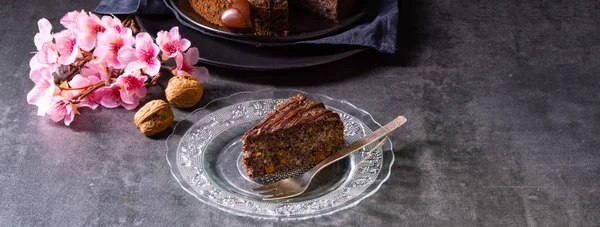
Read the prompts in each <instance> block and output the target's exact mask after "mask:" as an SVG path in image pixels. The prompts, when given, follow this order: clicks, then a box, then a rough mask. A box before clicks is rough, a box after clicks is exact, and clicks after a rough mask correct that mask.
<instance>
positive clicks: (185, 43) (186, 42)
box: [181, 38, 192, 51]
mask: <svg viewBox="0 0 600 227" xmlns="http://www.w3.org/2000/svg"><path fill="white" fill-rule="evenodd" d="M190 46H192V43H191V42H190V41H189V40H188V39H185V38H184V39H181V51H186V50H187V49H188V48H190Z"/></svg>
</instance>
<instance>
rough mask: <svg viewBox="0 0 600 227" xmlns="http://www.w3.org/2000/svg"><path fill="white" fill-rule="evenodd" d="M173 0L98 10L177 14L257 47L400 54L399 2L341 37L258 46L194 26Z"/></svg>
mask: <svg viewBox="0 0 600 227" xmlns="http://www.w3.org/2000/svg"><path fill="white" fill-rule="evenodd" d="M167 1H170V0H101V1H100V4H99V5H98V6H97V7H96V8H95V9H94V12H96V13H99V14H116V15H119V14H132V13H135V14H137V15H140V16H143V15H168V14H174V15H175V17H176V18H177V20H179V22H180V23H181V24H183V25H185V26H187V27H189V28H191V29H194V30H197V31H200V32H202V33H204V34H207V35H211V36H217V37H220V38H224V39H229V40H232V41H236V42H241V43H246V44H250V45H255V46H285V45H297V44H340V45H358V46H365V47H370V48H373V49H376V50H378V51H380V52H382V53H394V52H395V51H396V37H397V24H398V0H375V1H377V3H378V4H377V7H376V10H377V13H376V14H375V16H374V17H373V19H372V20H370V21H368V22H364V23H362V24H359V25H357V26H355V27H353V28H351V29H348V30H346V31H343V32H341V33H338V34H335V35H331V36H326V37H322V38H318V39H314V40H304V41H298V42H292V43H258V42H253V41H245V40H236V39H232V38H229V37H225V36H220V35H218V34H215V33H211V32H206V31H204V30H202V29H199V28H197V27H196V26H194V25H192V24H190V23H189V22H187V21H186V20H185V19H183V18H181V17H180V16H179V14H177V12H176V11H175V10H174V9H173V8H172V7H171V5H170V3H169V2H167ZM365 1H372V0H365Z"/></svg>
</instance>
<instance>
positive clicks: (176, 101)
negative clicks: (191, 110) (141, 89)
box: [165, 74, 204, 108]
mask: <svg viewBox="0 0 600 227" xmlns="http://www.w3.org/2000/svg"><path fill="white" fill-rule="evenodd" d="M203 91H204V89H203V88H202V84H200V82H198V81H197V80H196V79H195V78H194V77H192V76H190V75H188V74H179V75H177V76H174V77H172V78H171V79H170V80H169V84H168V85H167V88H166V89H165V95H166V96H167V100H168V101H169V103H171V105H173V106H175V107H181V108H188V107H192V106H194V105H196V103H198V102H199V101H200V98H202V93H203Z"/></svg>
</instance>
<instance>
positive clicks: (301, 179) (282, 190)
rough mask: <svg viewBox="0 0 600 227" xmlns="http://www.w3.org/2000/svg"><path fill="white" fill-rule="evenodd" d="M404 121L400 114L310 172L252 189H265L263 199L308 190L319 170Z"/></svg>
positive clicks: (286, 196) (397, 126) (381, 143)
mask: <svg viewBox="0 0 600 227" xmlns="http://www.w3.org/2000/svg"><path fill="white" fill-rule="evenodd" d="M404 123H406V118H405V117H403V116H398V117H397V118H396V119H394V120H393V121H391V122H390V123H387V124H386V125H384V126H383V127H381V128H380V129H377V130H376V131H375V132H372V133H371V134H369V135H367V136H365V137H363V138H361V139H359V140H357V141H356V142H354V143H352V144H350V145H348V146H347V147H345V148H342V149H341V150H339V151H338V152H336V153H334V154H332V155H330V156H329V157H327V158H326V159H325V160H323V161H322V162H320V163H319V164H317V165H316V166H315V167H313V168H312V169H310V170H309V171H308V172H306V173H304V174H302V175H300V176H297V177H293V178H287V179H283V180H280V181H277V182H275V183H272V184H268V185H264V186H261V187H257V188H254V189H252V190H254V191H264V192H261V193H258V194H260V195H262V196H265V197H263V200H276V199H285V198H291V197H294V196H297V195H300V194H302V193H304V191H306V189H307V188H308V185H310V182H311V181H312V179H313V177H314V176H315V175H317V173H318V172H319V171H321V170H322V169H323V168H325V167H327V166H329V165H331V164H332V163H334V162H336V161H338V160H340V159H342V158H345V157H346V156H348V155H350V154H352V153H353V152H355V151H358V150H360V149H362V148H364V147H365V146H367V145H369V144H371V143H373V142H375V141H377V140H379V139H381V138H383V137H384V136H386V135H387V134H389V133H391V132H392V131H394V130H395V129H397V128H399V127H400V126H402V125H403V124H404ZM384 143H385V140H383V141H381V142H380V143H379V144H377V146H375V148H373V149H372V150H374V149H376V148H378V147H379V146H381V145H383V144H384Z"/></svg>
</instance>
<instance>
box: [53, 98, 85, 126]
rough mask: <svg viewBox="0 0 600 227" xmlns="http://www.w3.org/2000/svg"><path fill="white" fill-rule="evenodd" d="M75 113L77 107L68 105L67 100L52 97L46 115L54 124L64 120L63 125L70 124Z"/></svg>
mask: <svg viewBox="0 0 600 227" xmlns="http://www.w3.org/2000/svg"><path fill="white" fill-rule="evenodd" d="M75 113H78V112H77V105H74V104H72V103H69V100H68V99H67V98H65V97H62V96H54V97H52V103H51V104H50V108H48V114H49V115H50V118H51V119H52V120H53V121H54V122H59V121H62V120H64V122H65V125H67V126H68V125H69V124H71V122H72V121H73V118H75Z"/></svg>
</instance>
